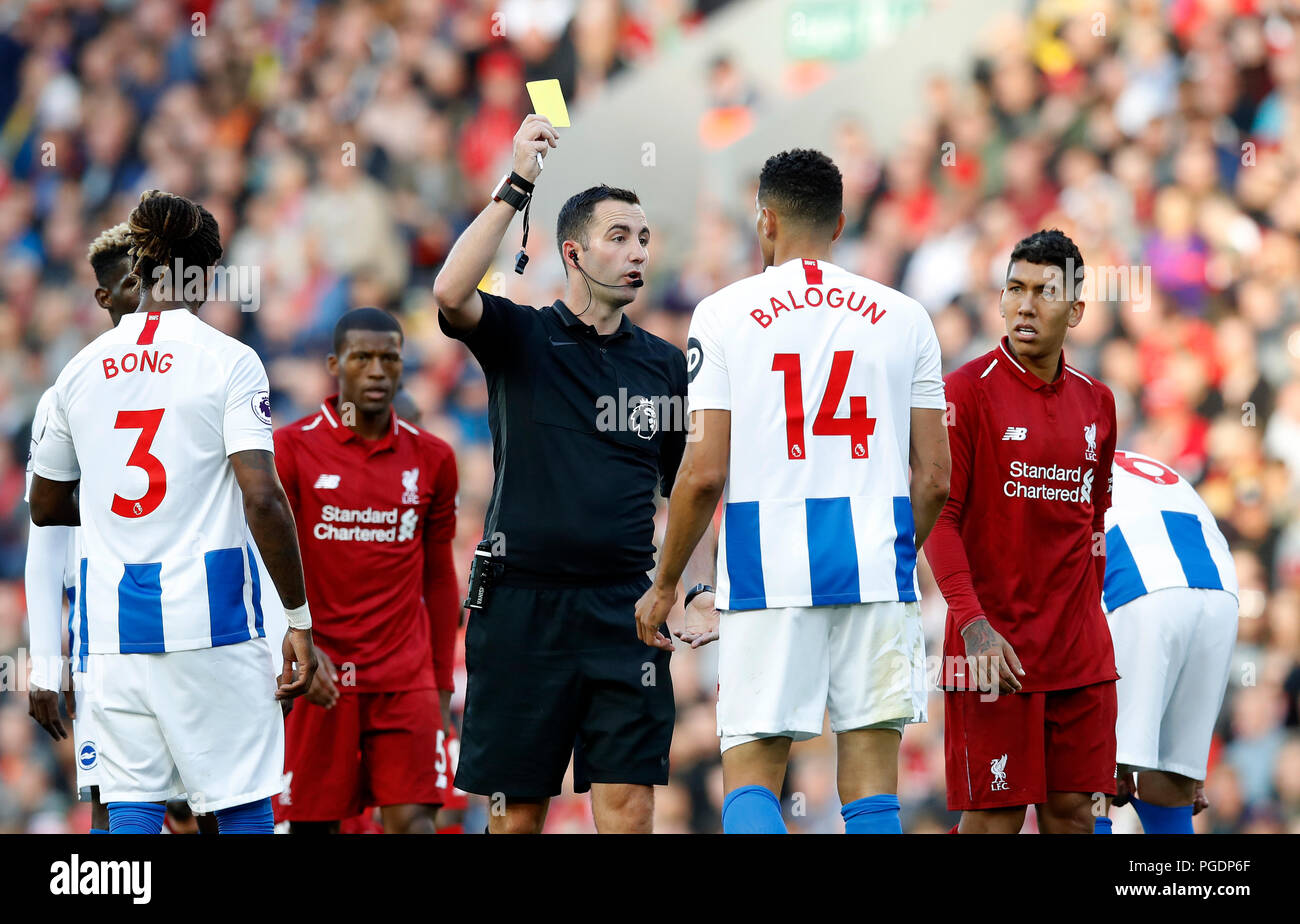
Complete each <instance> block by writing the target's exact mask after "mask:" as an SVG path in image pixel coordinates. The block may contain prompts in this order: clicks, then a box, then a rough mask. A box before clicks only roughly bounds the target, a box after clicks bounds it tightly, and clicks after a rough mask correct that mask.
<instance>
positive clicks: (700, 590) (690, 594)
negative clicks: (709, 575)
mask: <svg viewBox="0 0 1300 924" xmlns="http://www.w3.org/2000/svg"><path fill="white" fill-rule="evenodd" d="M711 593H713V587H712V586H711V585H709V584H696V585H695V586H694V587H692V588H691V589H690V590H688V591H686V601H685V602H684V603H683V604H682V606H684V607H686V606H690V605H691V601H692V600H694V599H695V598H696V597H698V596H699V595H700V594H711Z"/></svg>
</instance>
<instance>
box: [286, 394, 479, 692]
mask: <svg viewBox="0 0 1300 924" xmlns="http://www.w3.org/2000/svg"><path fill="white" fill-rule="evenodd" d="M337 398H338V396H337V395H334V396H331V397H330V398H328V399H326V401H325V403H324V404H322V405H321V407H320V410H319V411H318V412H317V413H315V414H311V415H308V416H307V417H304V418H302V419H301V420H298V421H295V422H294V423H292V424H289V425H288V426H286V427H281V428H280V429H279V430H277V431H275V467H276V469H277V471H278V472H279V473H280V481H281V482H283V483H284V489H285V492H286V493H287V494H288V495H289V503H290V504H291V505H292V506H293V513H294V518H295V519H296V520H297V525H298V544H299V546H300V547H301V549H302V564H303V571H304V573H305V576H306V579H307V600H308V602H309V603H310V604H311V614H312V636H313V637H314V639H315V642H316V645H317V647H319V648H320V649H321V650H322V651H324V652H325V653H326V654H327V655H329V656H330V659H331V660H333V662H334V666H335V667H336V668H337V669H338V672H339V680H340V683H339V690H340V692H347V691H349V690H351V691H355V692H359V693H382V692H391V691H395V690H420V689H433V688H434V687H435V686H438V684H437V683H436V678H435V676H434V669H433V658H432V651H431V644H432V642H431V639H430V628H429V614H428V613H427V612H426V610H425V605H424V601H423V599H422V598H423V592H424V579H425V575H424V564H425V544H426V541H427V542H442V543H447V542H450V541H451V539H452V537H453V536H454V535H455V532H456V491H457V475H456V458H455V455H454V453H453V452H452V449H451V446H449V445H448V444H447V443H446V442H444V441H443V440H440V439H438V437H436V436H434V435H433V434H431V433H426V432H424V431H423V430H420V429H419V428H417V427H413V426H412V425H410V424H408V423H407V422H406V421H404V420H401V419H399V418H398V416H397V415H396V414H393V415H391V416H392V424H391V425H390V428H389V431H388V432H387V433H386V434H385V435H384V437H383V438H382V439H378V440H374V441H369V440H365V439H362V438H361V437H359V436H357V435H356V434H355V433H353V432H352V430H351V429H349V428H348V427H345V426H343V424H342V423H341V422H340V421H339V415H338V411H337V409H336V407H337V405H336V402H337ZM439 615H440V616H445V617H446V618H449V619H452V620H458V619H459V617H460V612H459V609H457V610H456V611H455V612H454V613H448V614H439ZM348 663H351V664H352V665H353V666H354V667H353V670H352V671H349V670H348V669H347V668H346V665H347V664H348ZM348 680H353V681H354V685H348Z"/></svg>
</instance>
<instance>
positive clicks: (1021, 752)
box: [943, 680, 1117, 811]
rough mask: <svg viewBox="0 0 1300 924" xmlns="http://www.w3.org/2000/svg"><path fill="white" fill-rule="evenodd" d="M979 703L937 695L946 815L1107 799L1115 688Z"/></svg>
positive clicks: (973, 697)
mask: <svg viewBox="0 0 1300 924" xmlns="http://www.w3.org/2000/svg"><path fill="white" fill-rule="evenodd" d="M981 695H983V694H980V693H977V692H963V693H952V692H947V693H944V695H943V709H944V727H943V744H944V757H945V764H946V769H947V776H948V808H949V809H950V810H952V811H966V810H968V809H992V808H1007V807H1009V806H1014V805H1037V804H1039V803H1042V802H1045V801H1047V794H1048V793H1049V792H1086V793H1094V792H1100V793H1106V794H1108V795H1114V794H1115V718H1116V710H1117V705H1116V699H1115V681H1113V680H1108V681H1106V682H1105V683H1094V684H1092V685H1091V686H1086V687H1078V688H1076V689H1073V690H1052V691H1050V692H1046V693H1009V694H1003V695H1001V696H999V697H998V698H997V699H995V700H990V701H988V702H980V696H981Z"/></svg>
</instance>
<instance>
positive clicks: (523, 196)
mask: <svg viewBox="0 0 1300 924" xmlns="http://www.w3.org/2000/svg"><path fill="white" fill-rule="evenodd" d="M531 199H532V196H530V195H528V194H527V193H523V192H520V191H519V190H517V189H515V188H514V187H513V186H511V185H510V177H508V176H507V177H502V178H501V182H500V183H498V184H497V188H496V190H494V191H493V193H492V201H493V202H503V201H504V202H505V203H507V204H508V205H509V206H510V207H511V208H513V209H514V210H515V211H516V212H522V211H523V210H524V206H526V205H528V203H529V201H530V200H531Z"/></svg>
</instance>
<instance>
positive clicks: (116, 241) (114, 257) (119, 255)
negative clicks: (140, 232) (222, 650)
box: [86, 222, 131, 285]
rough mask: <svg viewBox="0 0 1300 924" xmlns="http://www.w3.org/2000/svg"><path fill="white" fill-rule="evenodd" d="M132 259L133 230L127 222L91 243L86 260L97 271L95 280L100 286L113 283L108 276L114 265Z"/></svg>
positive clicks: (101, 234) (109, 229)
mask: <svg viewBox="0 0 1300 924" xmlns="http://www.w3.org/2000/svg"><path fill="white" fill-rule="evenodd" d="M130 258H131V228H130V227H129V226H128V225H127V223H126V222H122V223H121V224H116V225H113V227H111V228H107V229H105V230H104V231H101V232H100V233H99V237H97V238H95V239H94V240H93V241H91V242H90V249H89V250H87V251H86V259H87V260H89V261H90V268H91V269H93V270H94V271H95V280H96V281H97V282H98V283H99V284H100V285H107V284H108V283H110V282H112V281H113V280H111V279H108V278H107V277H106V274H107V273H108V271H109V269H111V268H112V266H113V264H114V263H116V262H118V261H119V260H129V259H130Z"/></svg>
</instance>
